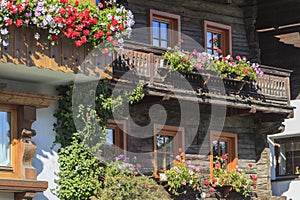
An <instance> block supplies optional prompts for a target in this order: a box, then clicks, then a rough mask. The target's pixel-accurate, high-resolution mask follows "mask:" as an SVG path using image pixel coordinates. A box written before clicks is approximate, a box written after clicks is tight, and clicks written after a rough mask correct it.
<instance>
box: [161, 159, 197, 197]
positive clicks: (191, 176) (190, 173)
mask: <svg viewBox="0 0 300 200" xmlns="http://www.w3.org/2000/svg"><path fill="white" fill-rule="evenodd" d="M174 163H175V164H174V167H172V168H171V169H170V170H167V171H166V172H165V174H166V177H167V180H168V186H169V191H170V192H171V193H172V194H174V195H179V192H178V190H179V188H181V187H184V186H190V187H191V188H192V189H194V190H200V189H201V180H200V178H201V177H200V175H201V173H200V169H199V167H196V166H194V165H192V164H191V163H190V161H188V162H187V163H186V162H185V160H184V159H182V158H181V156H180V155H177V156H176V160H175V162H174ZM184 192H186V190H185V191H184Z"/></svg>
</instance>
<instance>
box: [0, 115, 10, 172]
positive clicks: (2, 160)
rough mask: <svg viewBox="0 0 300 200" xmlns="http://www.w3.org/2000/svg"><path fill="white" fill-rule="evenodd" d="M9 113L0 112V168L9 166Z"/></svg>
mask: <svg viewBox="0 0 300 200" xmlns="http://www.w3.org/2000/svg"><path fill="white" fill-rule="evenodd" d="M10 129H11V113H10V112H4V111H0V166H5V167H10V166H11V132H10Z"/></svg>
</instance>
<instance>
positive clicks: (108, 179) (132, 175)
mask: <svg viewBox="0 0 300 200" xmlns="http://www.w3.org/2000/svg"><path fill="white" fill-rule="evenodd" d="M137 167H139V165H138V164H137V166H134V165H133V164H130V163H129V160H128V158H126V157H125V156H124V155H119V156H118V157H116V161H112V162H110V163H109V164H108V165H107V166H106V170H105V178H104V182H103V189H101V190H99V193H98V194H97V198H98V199H101V200H107V199H115V200H123V199H124V200H127V199H132V200H140V199H149V200H156V199H162V200H166V199H170V198H169V195H168V193H167V192H166V191H165V190H164V189H163V187H161V186H159V185H158V184H157V183H156V182H155V181H154V180H153V179H151V178H150V177H147V176H144V175H142V174H140V173H139V172H138V168H137Z"/></svg>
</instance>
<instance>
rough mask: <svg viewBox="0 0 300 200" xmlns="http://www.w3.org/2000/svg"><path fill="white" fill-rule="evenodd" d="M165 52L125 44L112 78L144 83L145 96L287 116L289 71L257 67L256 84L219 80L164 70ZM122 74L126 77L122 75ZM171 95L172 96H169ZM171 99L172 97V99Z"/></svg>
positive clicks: (136, 44) (115, 56)
mask: <svg viewBox="0 0 300 200" xmlns="http://www.w3.org/2000/svg"><path fill="white" fill-rule="evenodd" d="M164 51H165V49H161V48H157V47H153V46H150V45H146V44H141V43H136V42H127V43H126V46H125V50H122V51H120V50H118V51H117V53H116V54H115V55H114V56H113V63H112V69H113V76H114V78H117V79H119V78H121V79H127V81H129V82H132V81H133V80H140V79H142V80H145V82H146V84H147V89H148V94H150V95H154V96H164V95H165V94H168V96H169V97H170V96H172V93H174V92H176V93H179V94H182V95H181V98H182V99H185V100H192V101H198V102H200V103H201V102H202V103H213V104H222V105H227V106H229V107H235V108H240V109H250V110H251V112H255V111H254V110H256V109H257V110H261V111H263V112H266V113H272V112H276V113H282V114H283V113H284V114H290V113H291V112H292V108H291V107H290V106H289V100H290V75H291V71H289V70H285V69H278V68H274V67H270V66H261V69H262V70H263V71H264V75H263V76H262V77H259V78H258V79H257V80H256V82H246V81H237V80H232V79H221V78H219V77H218V76H216V75H212V74H203V73H200V72H180V73H178V72H173V71H168V70H167V69H168V67H167V63H166V62H165V60H164V59H163V56H162V53H163V52H164ZM124 74H126V76H124ZM173 96H174V95H173ZM174 98H175V97H174Z"/></svg>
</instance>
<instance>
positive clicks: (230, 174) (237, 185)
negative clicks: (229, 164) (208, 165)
mask: <svg viewBox="0 0 300 200" xmlns="http://www.w3.org/2000/svg"><path fill="white" fill-rule="evenodd" d="M216 158H217V161H216V163H215V164H214V168H213V178H212V179H211V184H212V185H213V186H220V187H222V186H228V185H229V186H232V189H233V190H234V191H236V192H238V193H241V194H242V195H244V196H245V197H247V196H250V194H251V191H252V190H253V189H256V185H255V183H256V181H257V177H256V175H254V174H252V175H247V174H246V171H245V170H241V169H239V168H238V167H237V168H236V169H232V170H227V168H226V166H225V160H226V159H227V156H226V155H222V156H221V157H218V156H217V157H216ZM248 167H249V168H251V167H252V164H251V163H250V164H249V165H248Z"/></svg>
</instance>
